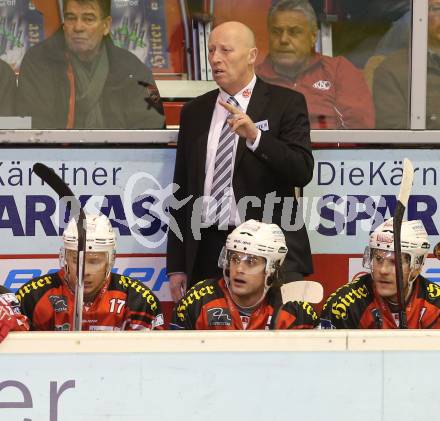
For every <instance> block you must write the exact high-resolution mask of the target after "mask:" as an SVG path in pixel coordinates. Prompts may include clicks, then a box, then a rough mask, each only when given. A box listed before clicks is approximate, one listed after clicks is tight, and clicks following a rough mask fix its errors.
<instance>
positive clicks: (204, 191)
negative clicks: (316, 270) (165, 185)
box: [167, 22, 313, 301]
mask: <svg viewBox="0 0 440 421" xmlns="http://www.w3.org/2000/svg"><path fill="white" fill-rule="evenodd" d="M208 49H209V63H210V65H211V68H212V73H213V77H214V79H215V81H216V82H217V84H218V85H219V87H220V89H219V90H215V91H211V92H208V93H207V94H205V95H202V96H200V97H198V98H195V99H194V100H193V101H191V102H189V103H188V104H186V105H185V107H184V108H183V110H182V114H181V120H180V130H179V137H178V144H177V156H176V166H175V172H174V183H176V184H177V185H178V186H179V189H178V190H177V191H176V193H175V196H176V198H177V199H178V200H184V199H186V198H188V197H190V199H189V201H188V202H187V203H186V204H185V205H184V206H183V207H180V208H179V209H171V216H172V217H173V218H174V219H175V220H176V222H177V225H178V227H179V229H180V231H181V236H179V235H178V233H176V232H175V231H176V230H175V229H170V231H169V233H168V249H167V271H168V276H169V281H170V290H171V295H172V298H173V300H175V301H177V300H178V299H179V298H181V296H182V294H183V293H184V291H185V290H186V288H187V287H190V286H192V285H194V283H195V282H197V281H199V280H202V279H206V278H212V277H216V276H218V275H221V272H220V269H219V268H218V265H217V261H218V256H219V254H220V251H221V249H222V247H223V245H224V243H225V240H226V237H227V235H228V234H229V233H230V232H231V231H232V230H233V229H234V228H235V226H237V225H239V224H240V223H241V222H243V221H244V220H247V219H257V220H263V222H273V223H276V224H278V225H280V226H281V227H282V228H283V231H284V233H285V236H286V240H287V245H288V249H289V254H288V256H287V258H286V261H285V263H284V265H283V271H284V275H285V279H286V280H287V281H292V280H297V279H300V278H302V277H303V275H304V274H308V273H311V272H312V262H311V254H310V246H309V241H308V237H307V233H306V230H305V227H304V224H301V223H298V221H296V222H297V223H296V225H295V226H294V223H295V217H296V211H297V202H296V200H294V199H293V198H292V196H293V195H294V187H295V186H296V187H303V186H305V185H306V184H307V183H308V182H309V181H310V180H311V178H312V175H313V157H312V153H311V146H310V125H309V120H308V115H307V107H306V103H305V100H304V97H303V96H302V95H301V94H299V93H297V92H294V91H292V90H289V89H286V88H282V87H278V86H274V85H269V84H267V83H265V82H263V81H261V80H260V79H257V78H256V76H255V73H254V64H255V60H256V56H257V49H256V47H255V38H254V35H253V33H252V31H251V30H250V29H249V28H248V27H246V26H245V25H243V24H241V23H239V22H226V23H224V24H222V25H219V26H218V27H216V28H215V29H214V30H213V31H212V33H211V35H210V38H209V43H208ZM231 96H233V98H231ZM249 205H250V206H249ZM283 208H284V209H283ZM199 234H200V236H199ZM179 237H180V238H179Z"/></svg>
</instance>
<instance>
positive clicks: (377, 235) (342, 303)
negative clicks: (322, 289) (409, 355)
mask: <svg viewBox="0 0 440 421" xmlns="http://www.w3.org/2000/svg"><path fill="white" fill-rule="evenodd" d="M401 244H402V246H401V248H402V261H403V264H402V269H403V290H404V297H405V311H406V317H407V320H408V328H410V329H438V328H440V286H438V285H437V284H434V283H432V282H429V281H428V280H427V279H425V278H424V277H423V276H421V275H420V272H421V270H422V267H423V263H424V261H425V258H426V255H427V254H428V252H429V247H430V246H429V242H428V234H427V233H426V231H425V228H424V226H423V223H422V222H421V221H420V220H416V221H404V222H403V224H402V229H401ZM364 266H365V267H366V268H368V269H370V271H371V273H369V274H366V275H363V276H360V277H359V278H357V279H354V280H353V281H352V282H350V283H348V284H346V285H344V286H342V287H341V288H339V289H338V290H336V292H335V293H333V294H332V295H330V297H329V298H328V300H327V302H326V303H325V305H324V307H323V309H322V313H321V327H322V328H324V329H332V328H333V329H397V328H398V327H399V324H400V317H399V310H400V308H399V305H398V304H397V303H398V299H397V285H396V274H395V269H394V231H393V219H392V218H391V219H389V220H387V221H385V222H384V223H383V224H382V225H380V226H379V227H378V228H377V229H376V230H375V231H374V232H373V234H371V236H370V242H369V247H367V249H366V250H365V254H364Z"/></svg>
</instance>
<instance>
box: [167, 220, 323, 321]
mask: <svg viewBox="0 0 440 421" xmlns="http://www.w3.org/2000/svg"><path fill="white" fill-rule="evenodd" d="M286 253H287V247H286V241H285V238H284V234H283V233H282V231H281V229H280V228H279V227H278V226H277V225H276V224H264V223H262V222H258V221H255V220H253V219H251V220H249V221H246V222H244V223H243V224H241V225H240V226H239V227H237V228H236V229H235V230H234V231H232V233H231V234H229V236H228V238H227V240H226V247H225V248H224V249H223V251H222V253H221V256H220V260H219V264H220V265H221V267H223V274H224V277H223V278H222V279H210V280H206V281H201V282H199V283H197V284H196V285H194V286H193V287H192V288H191V289H189V290H188V292H187V293H186V294H185V296H184V297H183V298H182V299H181V300H180V301H179V302H178V303H177V304H176V306H175V308H174V312H173V321H172V323H171V325H170V328H172V329H189V330H195V329H197V330H200V329H227V330H235V329H238V330H246V329H247V330H251V329H311V328H313V327H315V326H316V324H317V322H318V317H317V315H316V313H315V312H314V310H313V308H312V307H311V306H310V304H308V303H305V302H297V301H295V302H292V301H289V302H287V303H284V304H283V303H282V300H281V294H280V289H279V285H278V282H279V278H278V276H279V268H280V266H281V264H282V263H283V260H284V258H285V257H286Z"/></svg>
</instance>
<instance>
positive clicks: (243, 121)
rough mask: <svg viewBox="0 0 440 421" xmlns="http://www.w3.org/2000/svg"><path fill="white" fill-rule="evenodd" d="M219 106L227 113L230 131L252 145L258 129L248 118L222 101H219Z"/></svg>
mask: <svg viewBox="0 0 440 421" xmlns="http://www.w3.org/2000/svg"><path fill="white" fill-rule="evenodd" d="M219 104H220V105H221V106H222V107H223V108H225V109H226V110H228V111H229V116H228V120H227V121H228V124H229V127H230V128H231V130H232V131H233V132H234V133H237V134H238V135H239V136H240V137H244V138H245V139H247V140H249V141H250V142H251V143H253V142H254V141H255V139H256V138H257V135H258V128H257V126H256V125H255V124H254V122H253V121H252V120H251V119H250V117H249V116H248V115H247V114H246V113H244V112H243V111H242V110H240V109H239V108H237V107H235V106H234V105H232V104H228V103H227V102H223V101H219Z"/></svg>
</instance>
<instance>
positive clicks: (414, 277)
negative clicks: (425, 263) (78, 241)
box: [386, 270, 419, 305]
mask: <svg viewBox="0 0 440 421" xmlns="http://www.w3.org/2000/svg"><path fill="white" fill-rule="evenodd" d="M411 274H412V270H411V272H410V273H409V275H408V291H407V292H406V294H405V304H406V303H407V302H408V299H409V297H411V293H412V291H413V287H414V281H415V280H416V279H417V277H418V276H419V274H418V273H417V274H416V275H414V276H413V278H412V279H411ZM386 300H387V301H388V302H389V303H390V304H392V305H397V304H398V303H397V302H395V301H392V300H390V299H389V298H386Z"/></svg>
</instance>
